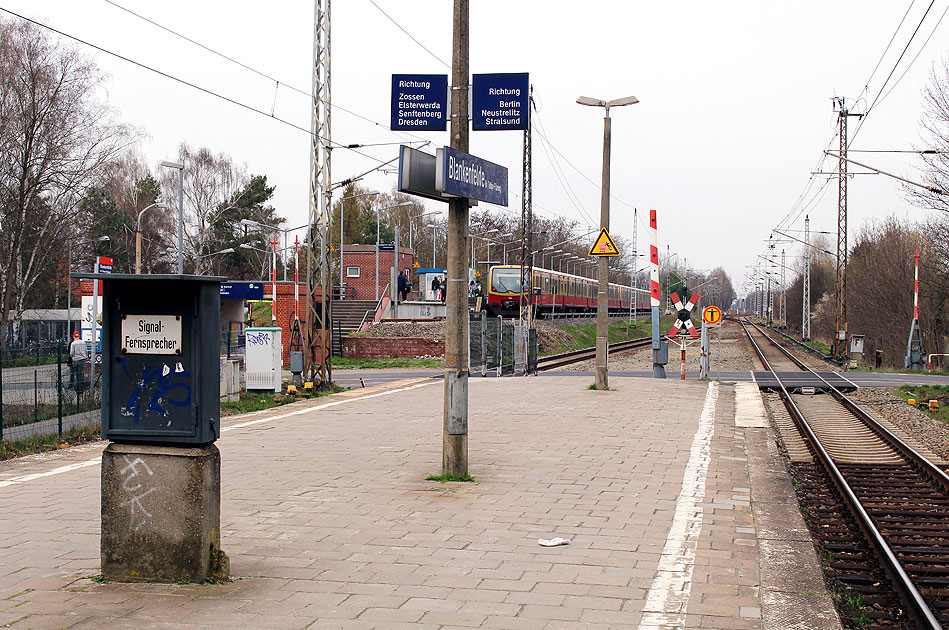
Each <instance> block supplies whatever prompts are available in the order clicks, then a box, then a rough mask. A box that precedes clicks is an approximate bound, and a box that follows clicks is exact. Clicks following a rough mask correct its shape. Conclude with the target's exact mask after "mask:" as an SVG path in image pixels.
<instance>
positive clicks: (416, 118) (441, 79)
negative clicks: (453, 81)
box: [389, 74, 448, 131]
mask: <svg viewBox="0 0 949 630" xmlns="http://www.w3.org/2000/svg"><path fill="white" fill-rule="evenodd" d="M447 121H448V75H447V74H393V75H392V119H391V122H390V125H389V128H390V129H393V130H396V129H406V130H411V131H445V128H446V123H447Z"/></svg>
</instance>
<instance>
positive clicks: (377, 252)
mask: <svg viewBox="0 0 949 630" xmlns="http://www.w3.org/2000/svg"><path fill="white" fill-rule="evenodd" d="M411 205H412V203H411V202H408V201H403V202H402V203H397V204H395V205H394V206H389V207H387V208H376V302H378V301H379V236H380V234H381V231H380V227H379V226H380V224H381V222H382V221H381V213H382V211H383V210H392V209H393V208H401V207H403V206H411ZM393 255H394V254H393ZM395 265H396V268H398V265H399V261H397V260H396V261H395Z"/></svg>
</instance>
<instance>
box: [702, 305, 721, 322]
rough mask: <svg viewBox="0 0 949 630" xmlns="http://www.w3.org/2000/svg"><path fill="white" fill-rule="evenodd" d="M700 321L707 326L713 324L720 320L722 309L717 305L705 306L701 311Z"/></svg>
mask: <svg viewBox="0 0 949 630" xmlns="http://www.w3.org/2000/svg"><path fill="white" fill-rule="evenodd" d="M702 321H703V322H705V323H706V324H708V325H709V326H714V325H715V324H717V323H718V322H720V321H722V309H720V308H718V307H717V306H707V307H705V310H703V311H702Z"/></svg>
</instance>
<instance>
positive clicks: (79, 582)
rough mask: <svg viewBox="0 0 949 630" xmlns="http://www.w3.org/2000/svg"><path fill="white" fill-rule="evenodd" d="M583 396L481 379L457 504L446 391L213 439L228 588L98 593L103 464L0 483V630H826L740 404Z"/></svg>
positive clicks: (106, 588)
mask: <svg viewBox="0 0 949 630" xmlns="http://www.w3.org/2000/svg"><path fill="white" fill-rule="evenodd" d="M590 382H591V379H590V377H589V376H585V375H576V376H558V377H557V378H543V377H541V378H532V379H531V381H530V385H531V386H530V387H526V386H525V384H524V381H523V380H522V379H521V378H509V379H476V378H472V379H471V381H470V393H469V409H470V411H469V430H470V432H469V458H470V472H471V475H472V476H473V477H474V482H471V483H447V484H442V483H439V482H435V481H426V479H425V478H426V476H428V475H431V474H437V473H439V472H440V470H439V468H440V462H441V444H442V436H441V425H442V382H441V380H440V379H438V380H436V379H427V378H426V379H421V378H419V379H406V380H402V381H398V382H393V383H388V384H385V385H380V386H377V387H371V388H366V389H359V390H353V391H350V392H346V393H343V394H337V395H333V396H330V397H326V398H321V399H316V400H312V401H306V402H298V403H294V404H292V405H288V406H285V407H281V408H278V409H274V410H269V411H266V412H258V413H254V414H247V415H244V416H239V417H233V418H228V419H225V421H224V425H223V429H222V437H221V440H220V441H218V443H217V444H218V447H219V448H220V450H221V453H222V458H223V467H222V547H223V549H224V550H225V551H226V552H227V553H228V555H229V556H230V560H231V575H232V578H234V579H233V581H230V582H228V583H225V584H180V585H155V584H117V583H100V582H98V581H97V580H96V577H97V576H98V575H99V573H100V571H99V474H100V471H99V461H100V458H101V450H102V448H103V447H104V445H105V444H104V443H96V444H89V445H84V446H80V447H75V448H70V449H64V450H62V451H59V452H57V453H55V454H52V455H47V456H34V457H31V458H25V459H22V460H18V461H13V462H6V463H0V506H2V509H0V627H11V628H16V629H23V628H46V629H57V628H70V629H71V630H83V629H86V628H102V627H108V628H114V629H123V628H187V629H198V628H203V629H206V628H287V629H292V628H335V629H349V628H358V629H370V628H378V629H386V630H391V629H395V630H398V629H402V628H413V629H414V628H419V629H447V628H499V629H511V630H519V629H525V630H529V629H549V630H553V629H568V628H575V629H581V628H582V629H584V630H591V629H592V630H597V629H606V628H631V629H632V628H641V629H643V630H653V629H659V628H683V627H684V628H717V629H722V630H724V629H729V630H735V629H745V628H749V629H750V628H763V629H772V628H774V629H777V628H781V629H789V628H800V629H806V628H838V627H839V622H838V621H837V617H836V614H835V613H834V610H833V605H832V603H831V600H830V598H829V596H828V595H827V594H826V591H825V589H824V583H823V577H822V575H821V573H820V569H819V565H818V561H817V558H816V554H815V553H814V550H813V545H812V544H811V542H810V536H809V534H808V532H807V529H806V527H805V526H804V523H803V521H802V519H801V517H800V514H799V512H798V508H797V505H796V500H795V498H794V493H793V490H792V488H791V484H790V482H789V481H788V478H787V476H786V474H785V472H784V470H785V469H784V464H783V461H782V460H781V458H780V456H779V454H778V452H777V450H776V446H775V437H774V435H773V433H772V430H771V429H770V428H769V426H768V423H767V421H766V419H765V418H764V416H763V414H764V409H763V407H762V405H761V400H760V394H759V392H758V389H757V387H756V386H755V385H754V384H752V383H738V384H735V385H727V384H721V385H720V384H718V383H714V382H713V383H706V382H698V381H685V382H681V381H676V380H671V379H670V380H667V381H659V380H653V379H645V378H623V377H616V376H612V375H611V379H610V385H611V387H612V388H614V390H615V391H609V392H597V391H590V390H588V389H587V386H588V385H589V384H590ZM555 537H561V538H565V539H568V540H569V541H570V543H569V544H567V545H562V546H555V547H545V546H541V545H540V544H538V540H539V539H551V538H555Z"/></svg>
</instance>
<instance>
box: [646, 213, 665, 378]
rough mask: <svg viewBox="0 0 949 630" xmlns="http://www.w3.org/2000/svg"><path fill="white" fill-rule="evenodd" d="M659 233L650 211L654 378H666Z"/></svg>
mask: <svg viewBox="0 0 949 630" xmlns="http://www.w3.org/2000/svg"><path fill="white" fill-rule="evenodd" d="M659 303H660V296H659V231H658V229H657V227H656V211H655V210H650V211H649V305H650V314H651V317H652V376H653V378H665V377H666V368H665V365H666V363H668V362H669V344H668V343H667V342H665V341H663V340H662V338H661V337H660V334H659Z"/></svg>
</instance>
